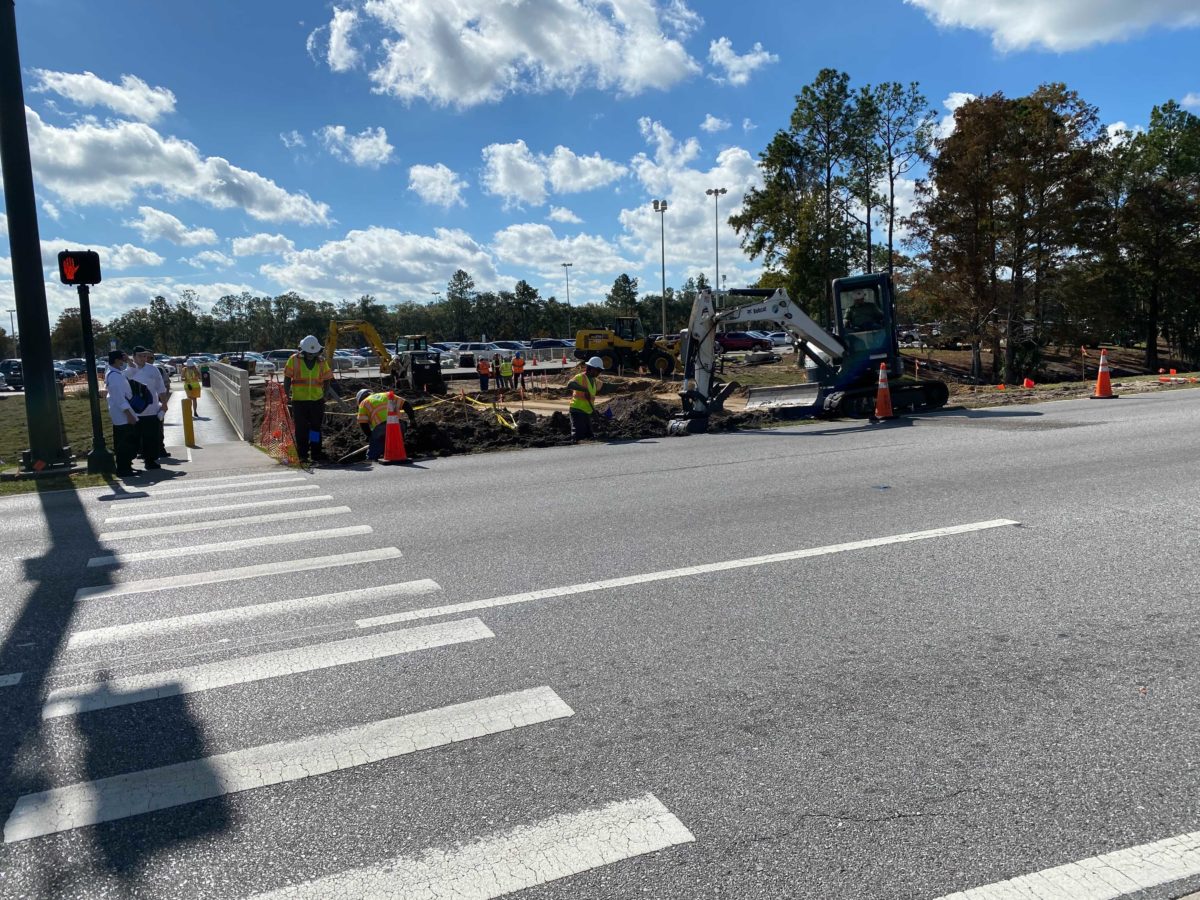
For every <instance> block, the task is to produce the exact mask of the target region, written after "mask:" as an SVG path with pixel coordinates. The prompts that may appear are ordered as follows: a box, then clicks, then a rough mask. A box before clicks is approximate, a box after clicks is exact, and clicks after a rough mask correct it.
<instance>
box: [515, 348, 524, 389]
mask: <svg viewBox="0 0 1200 900" xmlns="http://www.w3.org/2000/svg"><path fill="white" fill-rule="evenodd" d="M512 370H513V387H514V388H521V390H524V389H525V357H524V356H522V355H521V354H520V353H518V354H517V355H516V357H514V358H513V361H512Z"/></svg>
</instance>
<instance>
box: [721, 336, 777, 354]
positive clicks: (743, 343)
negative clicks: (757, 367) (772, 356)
mask: <svg viewBox="0 0 1200 900" xmlns="http://www.w3.org/2000/svg"><path fill="white" fill-rule="evenodd" d="M717 346H719V347H720V348H721V352H722V353H729V352H730V351H735V350H770V349H771V346H772V345H771V342H770V341H769V340H767V339H766V338H761V337H756V336H755V335H752V334H749V333H747V332H745V331H725V332H722V333H721V334H718V335H717Z"/></svg>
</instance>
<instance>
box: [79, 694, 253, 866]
mask: <svg viewBox="0 0 1200 900" xmlns="http://www.w3.org/2000/svg"><path fill="white" fill-rule="evenodd" d="M172 687H174V686H168V687H167V688H166V692H167V693H169V692H170V690H171V689H172ZM129 693H130V694H135V693H137V692H133V691H131V692H129ZM121 699H122V692H121V691H119V690H114V688H113V685H112V684H111V683H110V682H109V680H108V673H107V672H101V673H100V676H99V678H98V679H97V684H96V689H95V690H94V691H92V692H90V693H88V694H86V695H84V696H83V697H82V698H81V701H82V702H83V703H92V704H96V703H98V704H99V705H101V706H102V707H107V708H101V709H94V710H92V711H90V712H83V713H80V714H77V715H75V716H74V717H73V718H74V720H75V728H76V731H77V732H78V734H79V736H80V737H81V738H82V740H83V743H84V748H83V756H84V766H85V769H86V773H87V779H88V780H89V781H99V780H101V779H105V778H112V777H113V776H116V775H122V774H124V773H127V772H140V771H144V770H146V769H156V768H160V767H163V766H168V765H173V764H177V763H183V762H187V763H191V764H192V765H191V766H190V767H189V768H188V770H187V780H186V782H185V783H184V785H183V786H184V787H186V789H187V790H188V791H189V792H190V794H191V795H192V796H201V797H207V798H208V799H205V800H203V801H200V803H199V805H197V804H196V803H187V804H181V805H180V806H169V807H167V808H165V809H163V810H159V811H151V812H149V813H144V814H134V815H132V816H130V812H129V811H130V807H131V805H133V804H132V801H133V800H134V798H135V797H136V796H137V795H136V794H133V795H131V794H130V792H129V789H128V788H127V789H126V790H125V791H121V792H119V793H118V792H115V791H111V790H101V791H99V792H98V794H97V802H96V804H95V806H94V807H93V808H94V810H95V817H96V818H97V819H99V820H100V824H99V825H98V826H97V827H96V828H95V831H94V835H93V841H94V844H95V846H96V848H97V849H98V850H99V851H100V856H101V857H102V859H103V861H104V864H105V866H106V867H107V868H108V870H109V871H110V872H112V873H114V874H115V875H117V876H118V877H120V878H122V879H131V878H134V877H136V876H137V875H139V874H140V873H141V871H142V870H143V868H144V867H145V864H146V863H147V862H148V861H149V860H151V859H152V858H153V857H154V856H155V855H156V854H157V853H158V852H159V851H161V850H163V849H166V848H168V847H171V846H173V845H175V844H179V843H183V842H187V841H191V840H194V839H196V838H199V837H204V836H206V835H211V834H214V833H219V832H222V831H225V830H226V829H228V828H229V827H230V818H231V817H230V813H229V806H228V803H227V802H226V800H225V797H224V790H223V788H222V786H221V779H220V777H219V776H218V774H217V772H216V770H215V769H213V768H212V767H211V766H209V765H206V764H205V757H206V742H205V740H204V734H203V731H202V730H201V726H200V724H199V722H197V721H196V720H195V718H194V717H193V716H192V715H191V712H190V711H189V710H188V708H187V701H186V698H185V697H183V696H180V695H175V696H166V697H160V698H157V699H154V700H152V701H148V702H133V703H129V704H127V705H121Z"/></svg>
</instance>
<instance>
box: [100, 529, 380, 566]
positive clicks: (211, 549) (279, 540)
mask: <svg viewBox="0 0 1200 900" xmlns="http://www.w3.org/2000/svg"><path fill="white" fill-rule="evenodd" d="M374 530H375V529H373V528H372V527H371V526H370V525H347V526H345V527H344V528H321V529H317V530H316V531H298V532H295V533H293V534H260V535H259V536H258V537H252V538H238V539H237V540H232V541H218V542H216V543H212V544H188V545H185V546H183V547H158V548H155V549H154V550H118V551H116V552H115V553H111V554H109V555H108V556H93V557H92V558H91V559H89V560H88V563H87V564H88V568H90V569H97V568H100V567H102V566H118V565H124V564H126V563H131V562H142V561H145V560H150V559H173V558H175V557H181V556H203V555H205V554H207V553H232V552H233V551H235V550H249V549H250V548H251V547H276V546H280V545H282V544H302V543H307V542H308V541H331V540H334V539H335V538H344V537H354V536H356V535H360V534H371V533H372V532H373V531H374Z"/></svg>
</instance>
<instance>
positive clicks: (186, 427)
mask: <svg viewBox="0 0 1200 900" xmlns="http://www.w3.org/2000/svg"><path fill="white" fill-rule="evenodd" d="M183 443H184V445H185V446H188V447H195V446H196V430H195V429H194V428H193V427H192V401H191V400H189V399H188V398H187V397H184V398H183Z"/></svg>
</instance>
